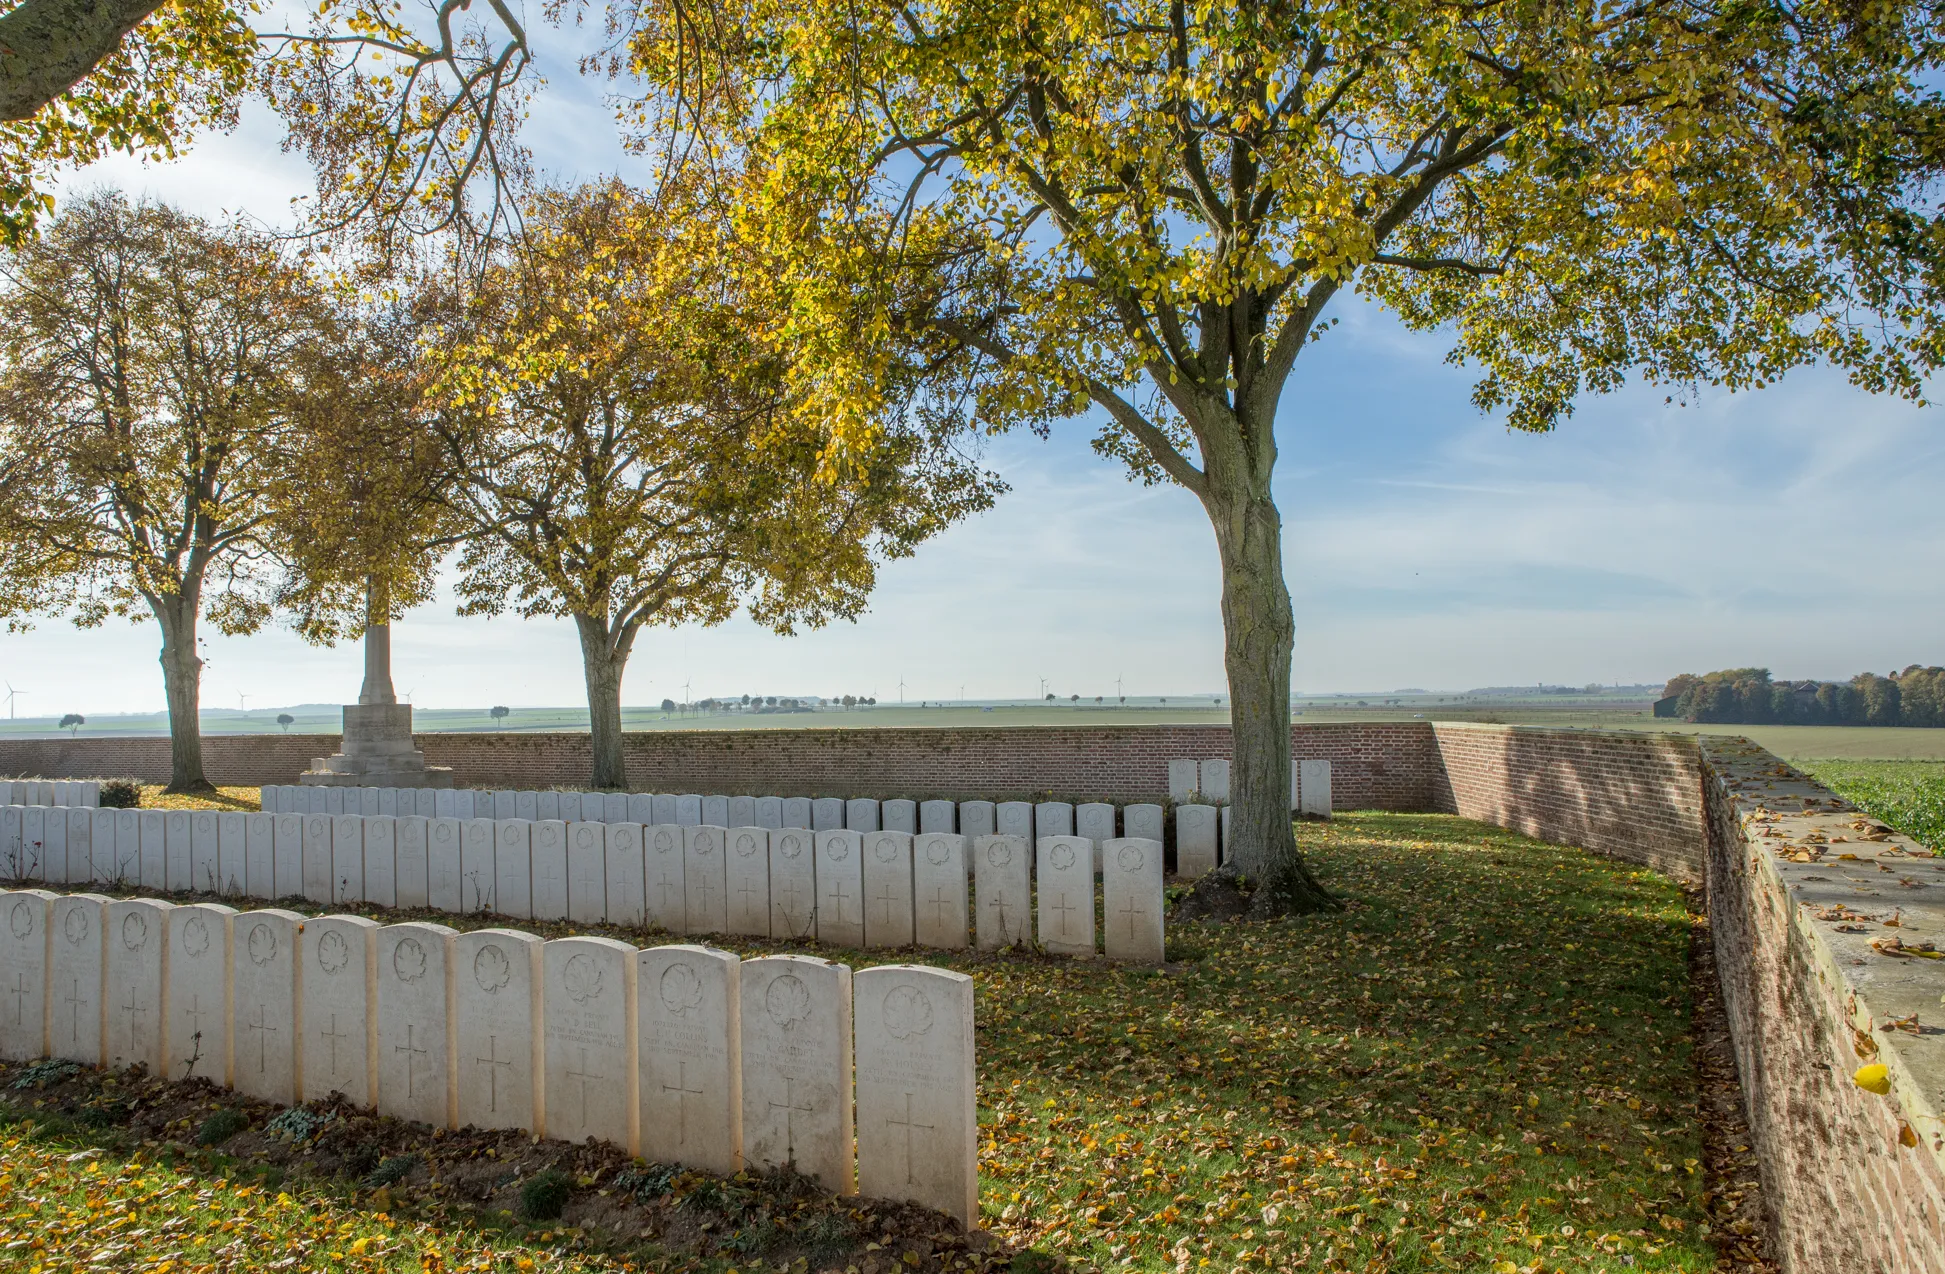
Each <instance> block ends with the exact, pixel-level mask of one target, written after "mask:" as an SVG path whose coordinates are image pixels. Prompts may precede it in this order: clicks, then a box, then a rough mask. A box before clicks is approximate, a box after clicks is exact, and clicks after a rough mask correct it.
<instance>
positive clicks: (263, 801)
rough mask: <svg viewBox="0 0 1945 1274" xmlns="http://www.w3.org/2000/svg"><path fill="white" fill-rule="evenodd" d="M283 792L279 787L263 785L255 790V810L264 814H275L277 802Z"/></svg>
mask: <svg viewBox="0 0 1945 1274" xmlns="http://www.w3.org/2000/svg"><path fill="white" fill-rule="evenodd" d="M283 792H284V790H283V789H282V788H281V787H278V786H276V785H274V784H271V783H265V784H263V785H262V786H260V787H259V788H257V808H258V809H260V810H262V811H263V812H264V813H266V814H275V813H276V812H277V805H278V802H279V801H281V800H282V799H283Z"/></svg>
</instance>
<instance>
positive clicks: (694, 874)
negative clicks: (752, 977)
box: [682, 826, 729, 933]
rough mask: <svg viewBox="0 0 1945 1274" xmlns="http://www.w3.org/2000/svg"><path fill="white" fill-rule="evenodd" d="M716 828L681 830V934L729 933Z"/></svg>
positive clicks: (725, 877) (719, 830)
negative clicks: (682, 903)
mask: <svg viewBox="0 0 1945 1274" xmlns="http://www.w3.org/2000/svg"><path fill="white" fill-rule="evenodd" d="M725 836H726V833H725V832H724V831H723V829H722V828H720V827H707V826H699V827H685V828H683V829H682V892H683V899H684V905H683V925H684V929H683V932H684V933H728V932H729V868H728V866H727V864H725V863H724V861H723V851H724V848H725V846H724V838H725Z"/></svg>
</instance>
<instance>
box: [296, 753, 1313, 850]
mask: <svg viewBox="0 0 1945 1274" xmlns="http://www.w3.org/2000/svg"><path fill="white" fill-rule="evenodd" d="M1188 764H1189V765H1191V766H1193V765H1194V764H1195V762H1193V761H1190V762H1188ZM1205 764H1211V765H1213V764H1215V762H1205ZM1305 764H1306V765H1308V764H1310V762H1305ZM1322 764H1323V765H1324V766H1325V767H1326V773H1325V778H1324V800H1325V804H1326V806H1328V804H1329V786H1330V779H1329V773H1328V767H1329V765H1330V762H1328V761H1325V762H1323V763H1322ZM262 804H263V808H264V810H265V811H266V812H269V813H298V814H331V815H338V814H362V815H365V816H367V817H370V816H373V815H380V816H382V815H393V816H404V815H414V816H417V817H420V818H457V819H461V820H465V819H474V818H490V819H496V820H506V819H523V820H526V821H528V822H553V821H556V820H558V821H564V822H569V823H572V822H577V821H578V822H587V823H638V824H641V825H643V826H654V825H661V826H671V827H758V828H763V829H766V830H768V831H787V830H790V829H793V828H798V829H805V830H809V831H815V832H824V831H836V830H839V829H844V830H848V831H856V832H879V831H886V832H904V833H907V834H908V835H915V836H917V835H928V834H932V833H944V832H956V833H958V834H959V835H961V836H964V837H965V838H966V839H967V840H968V841H969V842H970V841H977V840H978V839H979V838H980V837H981V836H1018V837H1020V838H1021V839H1023V840H1026V841H1029V842H1034V843H1037V842H1038V841H1040V840H1042V839H1044V838H1046V837H1049V836H1081V837H1084V838H1085V839H1087V840H1088V841H1090V842H1092V843H1093V847H1094V849H1093V852H1094V863H1095V869H1096V870H1097V871H1098V870H1102V861H1101V847H1102V846H1103V845H1105V844H1106V843H1107V842H1108V841H1110V840H1113V839H1115V837H1116V833H1117V830H1118V831H1119V834H1120V835H1121V836H1124V837H1130V838H1135V839H1141V840H1155V841H1159V840H1161V839H1162V827H1163V823H1164V821H1165V819H1166V817H1167V815H1166V812H1165V811H1164V810H1163V808H1162V807H1161V806H1160V805H1151V804H1134V805H1127V806H1121V807H1118V808H1117V807H1116V806H1114V805H1112V804H1110V803H1108V802H1106V801H1089V802H1085V803H1083V804H1080V805H1075V804H1073V803H1071V802H1068V801H1041V802H1038V803H1035V802H1032V801H908V800H889V801H879V800H874V799H872V798H869V797H860V798H857V799H854V800H848V801H847V800H842V799H840V798H838V797H834V796H833V797H816V798H813V797H807V796H701V795H693V794H692V795H687V796H675V795H670V794H666V793H653V792H636V793H633V794H631V793H627V792H560V791H548V792H539V791H533V792H528V791H487V790H485V789H483V788H482V789H473V788H430V787H398V788H391V787H308V786H301V787H290V786H270V787H265V788H264V789H263V796H262ZM300 807H301V808H300ZM1117 823H1119V825H1120V826H1119V828H1117V826H1116V824H1117ZM1175 832H1176V845H1175V864H1176V872H1177V874H1178V875H1181V876H1182V877H1184V878H1186V879H1190V880H1193V879H1195V878H1196V877H1198V876H1201V875H1203V874H1204V873H1205V872H1211V871H1214V870H1215V869H1216V866H1217V864H1218V863H1219V862H1220V861H1221V860H1222V858H1223V853H1222V849H1223V846H1224V845H1226V844H1227V843H1228V833H1229V813H1228V807H1226V806H1224V807H1222V808H1221V809H1220V810H1218V808H1217V807H1216V806H1213V805H1201V804H1178V805H1177V806H1176V810H1175Z"/></svg>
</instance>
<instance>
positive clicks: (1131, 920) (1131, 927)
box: [1121, 898, 1148, 939]
mask: <svg viewBox="0 0 1945 1274" xmlns="http://www.w3.org/2000/svg"><path fill="white" fill-rule="evenodd" d="M1121 914H1122V915H1124V916H1126V917H1127V918H1128V937H1129V938H1130V939H1133V938H1134V936H1135V921H1136V920H1137V919H1138V918H1140V917H1142V916H1145V915H1147V914H1148V908H1146V907H1137V906H1136V905H1135V900H1134V899H1132V898H1130V899H1128V903H1127V905H1126V906H1124V907H1123V908H1121Z"/></svg>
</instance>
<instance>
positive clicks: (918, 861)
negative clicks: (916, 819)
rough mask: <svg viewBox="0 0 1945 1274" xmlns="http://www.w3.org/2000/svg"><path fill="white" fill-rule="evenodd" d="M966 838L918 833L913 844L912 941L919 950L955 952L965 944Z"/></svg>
mask: <svg viewBox="0 0 1945 1274" xmlns="http://www.w3.org/2000/svg"><path fill="white" fill-rule="evenodd" d="M967 874H968V873H967V870H966V838H965V837H963V836H959V835H956V834H954V833H952V832H921V833H919V835H918V836H917V838H916V839H914V840H913V842H912V902H913V911H914V916H913V920H914V931H913V933H914V937H915V939H916V940H917V942H918V945H920V946H921V947H932V948H935V949H937V950H941V951H956V950H960V949H962V948H964V947H965V946H967V945H968V943H967V932H966V911H967V903H968V897H967V892H966V877H967Z"/></svg>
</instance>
